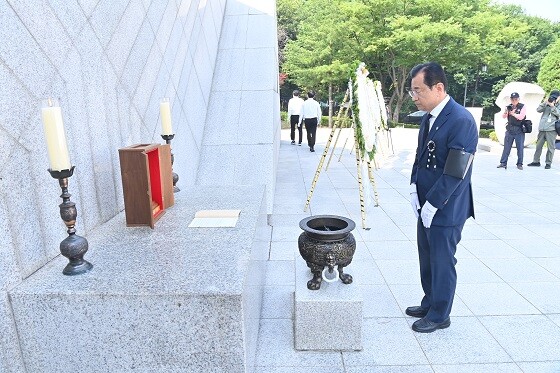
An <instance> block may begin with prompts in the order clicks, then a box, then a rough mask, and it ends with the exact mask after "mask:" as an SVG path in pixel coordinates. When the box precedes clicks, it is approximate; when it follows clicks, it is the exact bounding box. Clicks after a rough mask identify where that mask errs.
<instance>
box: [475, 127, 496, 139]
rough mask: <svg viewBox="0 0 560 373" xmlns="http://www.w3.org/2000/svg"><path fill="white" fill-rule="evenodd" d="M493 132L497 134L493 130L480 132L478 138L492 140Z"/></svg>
mask: <svg viewBox="0 0 560 373" xmlns="http://www.w3.org/2000/svg"><path fill="white" fill-rule="evenodd" d="M492 132H495V131H494V130H491V129H487V130H485V129H481V130H480V132H479V133H478V137H480V138H483V139H489V138H490V134H491V133H492Z"/></svg>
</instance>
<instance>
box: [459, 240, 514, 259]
mask: <svg viewBox="0 0 560 373" xmlns="http://www.w3.org/2000/svg"><path fill="white" fill-rule="evenodd" d="M461 245H462V246H464V247H465V248H466V249H467V250H468V251H470V252H471V253H472V254H473V255H474V256H475V257H477V258H479V259H486V258H522V257H523V254H521V253H520V252H519V251H517V250H515V249H514V248H513V247H511V246H510V245H508V244H507V243H506V242H504V241H502V240H461Z"/></svg>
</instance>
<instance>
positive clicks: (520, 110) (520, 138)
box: [498, 92, 527, 170]
mask: <svg viewBox="0 0 560 373" xmlns="http://www.w3.org/2000/svg"><path fill="white" fill-rule="evenodd" d="M510 99H511V104H509V105H508V106H506V108H505V110H504V112H503V113H502V118H507V121H508V123H507V125H506V135H505V137H504V151H503V152H502V158H501V159H500V164H499V165H498V168H504V169H507V161H508V157H509V153H510V152H511V147H512V145H513V141H514V140H515V147H516V148H517V168H518V169H519V170H522V169H523V147H524V145H525V133H523V131H522V130H521V122H522V121H523V119H525V115H526V111H527V110H526V108H525V105H524V104H522V103H520V102H519V93H517V92H513V93H512V94H511V95H510Z"/></svg>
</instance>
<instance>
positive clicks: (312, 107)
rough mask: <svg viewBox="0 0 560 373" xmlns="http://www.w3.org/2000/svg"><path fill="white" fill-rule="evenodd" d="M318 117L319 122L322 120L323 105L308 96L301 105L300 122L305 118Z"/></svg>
mask: <svg viewBox="0 0 560 373" xmlns="http://www.w3.org/2000/svg"><path fill="white" fill-rule="evenodd" d="M311 118H317V123H320V122H321V105H319V103H318V102H317V101H315V100H314V99H312V98H308V99H307V100H305V102H304V103H303V106H302V107H301V117H300V122H301V121H303V119H311Z"/></svg>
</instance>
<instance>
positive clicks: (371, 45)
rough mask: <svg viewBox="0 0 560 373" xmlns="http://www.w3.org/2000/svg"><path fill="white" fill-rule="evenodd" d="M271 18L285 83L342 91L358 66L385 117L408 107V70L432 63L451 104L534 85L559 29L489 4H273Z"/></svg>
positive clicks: (367, 0) (454, 0)
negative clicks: (381, 97)
mask: <svg viewBox="0 0 560 373" xmlns="http://www.w3.org/2000/svg"><path fill="white" fill-rule="evenodd" d="M278 17H279V25H280V26H279V28H283V29H285V30H287V31H286V35H288V41H287V42H286V44H285V49H284V58H285V60H284V62H283V64H282V66H281V69H282V71H283V72H285V73H287V76H288V80H289V81H291V82H292V83H295V84H296V85H297V86H299V87H301V88H303V89H308V88H314V89H316V90H319V91H321V90H323V91H324V90H325V89H327V88H328V87H329V86H331V87H332V86H334V87H335V88H338V90H339V91H341V92H343V91H344V90H345V87H346V82H347V80H348V78H351V77H352V76H353V71H354V70H355V68H356V67H357V66H358V63H359V62H360V61H363V62H365V63H366V65H367V67H368V70H369V71H370V73H371V76H370V77H371V78H372V79H374V80H379V81H381V82H382V86H383V91H384V93H385V94H386V95H387V96H388V99H389V106H390V108H391V109H392V112H393V119H397V117H398V115H399V112H400V110H401V107H402V106H403V105H410V101H409V100H408V99H407V95H406V86H407V84H408V81H407V80H408V76H407V74H408V72H409V71H410V69H411V68H412V67H413V66H414V65H416V64H418V63H421V62H426V61H438V62H439V63H440V64H442V65H443V66H444V67H445V69H446V71H447V74H448V78H449V81H450V85H449V87H448V91H449V93H450V94H451V95H452V96H454V97H455V98H456V99H457V101H459V102H461V101H462V100H461V98H463V95H464V92H468V93H469V96H468V99H467V100H466V101H467V102H468V103H469V104H471V105H481V104H482V105H485V106H487V107H492V105H493V104H492V101H493V100H492V99H491V98H492V96H495V94H496V93H497V91H499V90H501V88H502V87H503V86H504V85H505V84H506V83H508V82H510V81H514V80H521V81H528V82H535V81H536V80H537V74H538V72H539V67H540V69H541V70H542V69H545V68H546V69H550V68H552V67H553V65H551V66H548V65H546V66H545V65H544V61H543V58H544V56H545V51H546V48H547V46H548V45H550V44H551V43H552V42H553V41H554V40H555V39H556V35H557V34H558V31H560V26H558V25H557V24H552V23H551V22H549V21H547V20H543V19H541V18H537V17H529V16H526V15H525V14H523V11H522V9H521V8H520V7H519V6H515V5H495V4H494V3H492V2H490V0H471V1H468V2H465V1H462V0H415V1H410V0H331V1H324V0H278ZM541 61H543V64H542V65H541ZM482 66H487V67H488V69H487V70H486V71H484V72H483V71H481V67H482ZM558 70H559V69H558V62H557V61H556V71H558ZM539 76H540V75H539ZM539 81H540V79H539Z"/></svg>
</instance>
